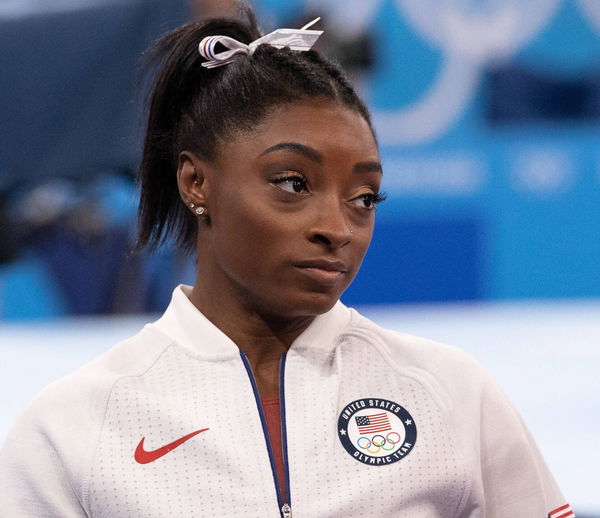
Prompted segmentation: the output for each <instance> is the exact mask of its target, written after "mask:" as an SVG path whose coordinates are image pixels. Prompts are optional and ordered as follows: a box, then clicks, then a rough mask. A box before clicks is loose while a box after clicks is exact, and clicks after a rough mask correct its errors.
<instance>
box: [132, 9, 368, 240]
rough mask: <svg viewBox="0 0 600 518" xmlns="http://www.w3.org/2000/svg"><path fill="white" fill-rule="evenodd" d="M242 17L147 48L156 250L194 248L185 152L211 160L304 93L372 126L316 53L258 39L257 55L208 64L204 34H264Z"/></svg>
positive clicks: (148, 196)
mask: <svg viewBox="0 0 600 518" xmlns="http://www.w3.org/2000/svg"><path fill="white" fill-rule="evenodd" d="M240 15H241V16H240V19H236V20H234V19H212V20H207V21H203V22H193V23H189V24H187V25H184V26H182V27H179V28H178V29H175V30H174V31H172V32H170V33H168V34H167V35H165V36H164V37H162V38H161V39H160V40H158V42H157V43H155V45H154V46H153V47H152V48H151V49H150V51H149V53H148V54H147V59H148V61H147V63H153V64H155V65H156V64H158V71H157V75H156V78H155V80H154V82H153V85H152V89H151V92H150V94H151V95H150V101H149V104H148V123H147V129H146V136H145V141H144V150H143V156H142V162H141V166H140V171H139V183H140V188H141V197H140V206H139V211H138V226H139V228H138V243H137V245H138V248H144V247H147V248H149V249H154V248H156V247H157V246H159V245H160V244H162V243H163V242H164V241H165V240H166V239H167V238H174V240H175V243H176V244H177V245H179V246H180V247H181V248H183V249H185V250H191V249H193V248H194V246H195V240H196V232H197V218H195V217H194V216H193V215H192V214H191V212H190V211H189V210H188V209H187V207H186V206H185V204H184V203H182V201H181V199H180V196H179V191H178V186H177V178H176V172H177V167H178V160H179V154H180V152H181V151H183V150H188V151H191V152H194V153H195V154H197V155H198V156H199V157H200V158H202V159H204V160H208V161H210V160H211V159H214V158H215V157H216V155H217V153H218V150H219V143H220V142H222V141H223V140H224V139H226V138H227V137H230V136H232V135H233V134H234V133H235V132H238V131H240V130H242V131H243V130H250V129H252V128H253V127H256V125H257V124H258V123H259V122H260V121H261V120H262V119H263V118H264V117H265V116H266V115H267V113H268V111H269V109H272V108H273V107H274V106H276V105H280V104H284V103H289V102H294V101H298V100H301V99H305V98H314V97H323V98H327V99H332V100H335V101H336V102H339V103H340V104H342V105H344V106H346V107H348V108H351V109H353V110H355V111H357V112H358V113H359V114H361V115H362V116H363V117H364V119H365V120H366V121H367V123H368V124H369V126H371V130H372V129H373V128H372V124H371V119H370V115H369V112H368V110H367V108H366V106H365V105H364V103H363V102H362V101H361V100H360V99H359V97H358V96H357V94H356V92H355V91H354V89H353V88H352V86H351V85H350V83H349V81H348V80H347V78H346V76H345V74H344V73H343V71H342V70H341V69H340V68H339V67H338V66H337V65H336V64H334V63H332V62H331V61H329V60H327V59H326V58H324V57H323V56H322V55H321V54H319V53H318V52H316V51H313V50H311V51H308V52H296V51H292V50H290V49H289V48H283V49H277V48H275V47H273V46H270V45H260V46H259V47H258V48H257V49H256V51H255V52H254V54H253V55H251V56H238V57H237V59H235V60H234V61H233V62H232V63H230V64H227V65H224V66H221V67H217V68H212V69H207V68H205V67H203V66H202V65H201V63H202V62H203V61H206V59H205V58H203V57H202V56H201V55H200V53H199V52H198V43H199V42H200V41H201V40H202V39H203V38H204V37H206V36H214V35H223V36H230V37H232V38H235V39H237V40H238V41H240V42H242V43H246V44H249V43H251V42H252V41H254V40H256V39H258V38H259V37H260V36H262V34H261V32H260V31H259V29H258V26H257V23H256V19H255V17H254V14H253V13H252V11H251V10H250V9H249V8H247V7H244V8H243V9H242V10H241V12H240ZM373 133H374V132H373Z"/></svg>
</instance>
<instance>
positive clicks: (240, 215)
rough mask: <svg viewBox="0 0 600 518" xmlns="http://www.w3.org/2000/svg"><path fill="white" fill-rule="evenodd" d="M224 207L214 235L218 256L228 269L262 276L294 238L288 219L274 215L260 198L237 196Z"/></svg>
mask: <svg viewBox="0 0 600 518" xmlns="http://www.w3.org/2000/svg"><path fill="white" fill-rule="evenodd" d="M222 207H223V210H222V211H219V212H217V214H216V216H215V218H214V222H213V229H212V232H213V236H214V241H213V243H214V249H215V253H216V254H217V255H218V257H219V261H220V262H221V263H222V264H223V265H224V266H226V265H229V267H235V268H236V269H242V270H243V271H244V272H246V274H258V273H260V272H261V271H263V270H264V266H266V265H268V263H269V262H270V261H271V260H272V259H273V258H274V257H275V256H276V255H277V254H281V251H282V248H283V246H285V245H286V244H288V245H289V243H290V240H291V239H293V236H294V232H293V231H291V230H290V229H288V228H286V224H285V223H286V219H285V217H283V216H282V215H276V214H273V213H272V211H270V210H269V208H268V207H267V206H266V205H265V204H264V203H261V200H260V198H259V197H258V196H245V197H244V198H241V197H235V196H233V197H231V199H225V200H223V203H222ZM277 216H278V217H277ZM231 273H233V272H231Z"/></svg>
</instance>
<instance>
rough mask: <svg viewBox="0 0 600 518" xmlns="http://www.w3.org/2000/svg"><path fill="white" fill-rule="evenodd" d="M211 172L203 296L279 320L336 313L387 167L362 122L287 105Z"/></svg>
mask: <svg viewBox="0 0 600 518" xmlns="http://www.w3.org/2000/svg"><path fill="white" fill-rule="evenodd" d="M203 169H204V171H203V172H204V179H203V182H202V189H203V193H204V195H205V206H206V209H207V215H208V218H209V220H208V224H206V225H200V227H201V228H200V232H199V239H198V253H199V267H200V276H199V285H200V286H199V287H200V289H206V290H209V295H210V296H211V297H213V296H214V297H215V300H219V302H220V303H221V304H224V303H228V304H231V303H233V304H241V305H242V306H244V307H245V308H246V309H249V310H251V311H254V312H258V313H259V314H263V315H269V316H272V317H277V318H294V317H300V316H308V315H316V314H320V313H323V312H325V311H327V310H329V309H330V308H331V307H332V306H333V305H334V304H335V302H336V300H337V299H338V298H339V296H340V295H341V294H342V292H343V291H344V290H345V289H346V287H347V286H348V285H349V284H350V282H351V281H352V279H353V278H354V276H355V275H356V273H357V271H358V269H359V267H360V264H361V262H362V260H363V257H364V255H365V252H366V251H367V248H368V246H369V242H370V240H371V236H372V232H373V223H374V219H375V211H374V207H375V202H376V199H377V197H376V195H377V194H378V193H379V188H380V182H381V165H380V159H379V152H378V149H377V145H376V143H375V139H374V137H373V134H372V132H371V130H370V128H369V125H368V124H367V122H366V121H365V120H364V119H363V117H362V116H361V115H360V114H358V113H357V112H355V111H353V110H350V109H348V108H345V107H343V106H341V105H339V104H337V103H334V102H331V101H321V100H311V101H305V102H297V103H290V104H285V105H280V106H278V107H276V108H274V109H273V110H272V111H271V112H270V114H269V115H268V116H267V117H266V118H265V119H264V120H263V121H262V122H261V123H260V124H259V125H258V126H257V127H255V128H254V129H253V130H252V131H250V132H246V133H241V134H239V135H237V136H236V137H234V138H233V139H231V140H230V141H228V142H226V143H223V144H222V145H221V146H220V149H219V156H218V158H217V159H215V160H214V161H213V162H210V163H209V164H206V163H204V165H203ZM223 298H224V300H223Z"/></svg>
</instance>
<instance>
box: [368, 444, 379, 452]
mask: <svg viewBox="0 0 600 518" xmlns="http://www.w3.org/2000/svg"><path fill="white" fill-rule="evenodd" d="M371 444H375V443H373V442H371ZM369 446H370V445H369ZM379 450H381V446H377V449H376V450H372V449H371V448H367V451H368V452H369V453H379Z"/></svg>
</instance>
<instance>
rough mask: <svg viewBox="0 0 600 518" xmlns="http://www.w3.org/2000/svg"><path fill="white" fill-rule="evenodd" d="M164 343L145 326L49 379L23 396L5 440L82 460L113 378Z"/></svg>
mask: <svg viewBox="0 0 600 518" xmlns="http://www.w3.org/2000/svg"><path fill="white" fill-rule="evenodd" d="M169 345H171V341H170V339H169V338H168V337H166V336H164V335H162V334H161V333H160V332H158V331H157V330H156V329H154V328H153V326H146V327H144V329H142V330H141V331H140V332H139V333H137V334H136V335H134V336H133V337H131V338H129V339H127V340H124V341H122V342H120V343H118V344H116V345H115V346H113V347H112V348H110V349H109V350H108V351H106V352H105V353H104V354H102V355H101V356H99V357H98V358H96V359H94V360H92V361H91V362H89V363H87V364H86V365H84V366H82V367H81V368H79V369H77V370H76V371H74V372H72V373H70V374H68V375H67V376H65V377H63V378H61V379H59V380H57V381H55V382H53V383H51V384H50V385H48V386H47V387H46V388H44V389H43V390H42V391H41V392H39V393H38V394H37V395H36V396H35V397H34V398H33V399H32V400H31V401H30V402H29V404H28V405H27V407H26V408H25V410H24V411H23V413H22V414H21V416H20V417H19V418H18V419H17V422H16V423H15V425H14V427H13V428H12V430H11V431H10V433H9V435H8V437H7V441H6V445H7V446H8V445H10V444H11V443H13V442H16V443H18V445H20V446H23V447H25V448H30V447H33V448H34V449H35V448H51V449H52V450H53V451H55V452H56V454H57V455H58V457H59V458H61V461H62V462H63V463H71V462H72V463H73V464H77V463H79V462H81V461H83V459H84V458H85V457H86V456H87V455H88V454H89V453H90V452H91V450H93V447H92V446H93V443H94V441H95V439H96V437H97V435H98V433H99V432H100V428H101V426H102V423H103V419H104V414H105V411H106V408H107V405H108V401H109V398H110V394H111V391H112V389H113V387H114V386H115V384H116V383H117V382H118V381H119V380H120V379H123V378H124V377H128V376H139V375H141V374H143V373H144V372H145V371H147V370H148V369H150V368H151V367H152V365H153V364H154V363H155V362H156V360H157V359H158V358H159V357H160V355H161V353H162V352H163V351H164V350H166V349H167V348H168V347H169ZM71 467H72V468H74V466H71Z"/></svg>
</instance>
